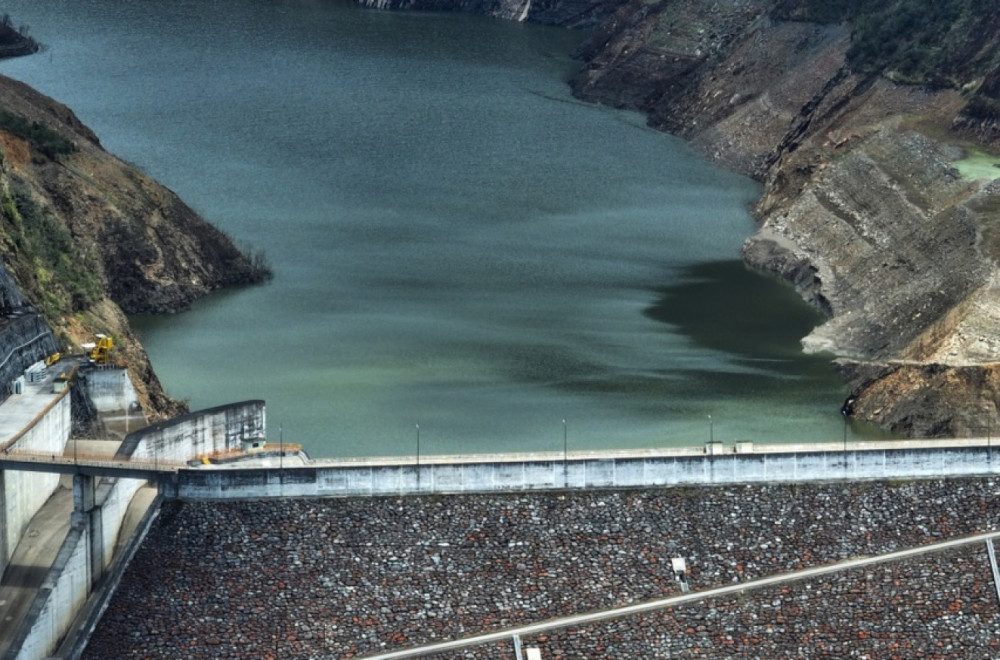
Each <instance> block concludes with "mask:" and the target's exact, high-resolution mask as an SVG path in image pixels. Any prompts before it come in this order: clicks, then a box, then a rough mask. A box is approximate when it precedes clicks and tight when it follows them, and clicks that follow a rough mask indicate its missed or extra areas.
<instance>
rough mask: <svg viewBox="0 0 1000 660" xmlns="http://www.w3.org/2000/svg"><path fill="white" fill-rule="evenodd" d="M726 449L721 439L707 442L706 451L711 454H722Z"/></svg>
mask: <svg viewBox="0 0 1000 660" xmlns="http://www.w3.org/2000/svg"><path fill="white" fill-rule="evenodd" d="M724 451H725V448H724V447H723V446H722V441H721V440H712V441H710V442H706V443H705V453H706V454H709V455H715V454H721V453H723V452H724Z"/></svg>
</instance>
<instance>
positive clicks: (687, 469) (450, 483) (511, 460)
mask: <svg viewBox="0 0 1000 660" xmlns="http://www.w3.org/2000/svg"><path fill="white" fill-rule="evenodd" d="M873 444H874V443H873ZM942 444H943V443H935V445H936V446H932V445H931V444H930V443H927V444H926V445H925V446H921V443H919V442H912V441H908V442H903V443H894V442H886V443H884V446H882V447H881V448H878V447H876V448H865V449H850V450H848V451H844V450H840V451H838V450H835V449H832V448H831V449H830V450H825V451H824V450H811V451H810V450H802V451H782V450H781V448H780V447H772V448H770V449H766V450H760V449H758V451H755V452H752V453H730V454H711V453H704V454H697V453H693V452H691V453H688V454H687V455H660V456H655V455H633V456H621V455H618V456H608V457H606V458H601V457H587V458H573V457H569V458H566V459H565V460H564V459H563V458H562V457H561V456H560V457H559V458H555V459H553V458H552V457H551V455H550V456H547V457H545V458H537V457H526V458H524V459H523V460H518V458H517V457H515V456H508V457H491V458H492V460H488V459H485V458H484V459H483V460H478V461H477V460H475V458H474V457H455V458H454V460H452V461H449V457H428V458H427V459H425V461H426V462H422V463H421V465H420V466H419V468H418V467H417V466H416V465H415V464H414V463H408V464H405V463H402V462H399V461H394V462H389V461H385V460H383V461H371V462H368V463H365V462H363V461H358V462H352V463H338V464H334V463H332V462H330V461H317V462H315V463H313V464H312V465H309V466H307V467H291V468H284V469H276V468H273V467H272V468H257V469H255V468H249V469H239V470H234V469H224V470H219V469H200V468H195V469H190V470H182V471H181V472H180V474H179V475H178V482H177V485H176V490H175V491H174V492H166V493H165V494H166V495H167V496H173V497H180V498H186V499H224V498H256V497H281V496H285V497H289V496H292V497H329V496H365V495H392V494H409V493H417V492H421V493H463V492H499V491H529V490H541V489H553V488H564V487H565V488H632V487H644V486H645V487H648V486H678V485H712V484H719V485H721V484H735V483H755V482H803V481H831V480H840V479H844V480H848V481H857V480H863V479H911V478H922V477H949V476H966V475H984V474H993V473H997V472H1000V448H998V449H994V448H993V447H992V446H990V445H989V444H988V443H987V442H986V441H983V442H982V443H979V441H958V442H957V443H953V444H951V445H947V446H942ZM994 454H996V455H994ZM571 456H572V455H571Z"/></svg>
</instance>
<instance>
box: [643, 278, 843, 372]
mask: <svg viewBox="0 0 1000 660" xmlns="http://www.w3.org/2000/svg"><path fill="white" fill-rule="evenodd" d="M657 293H658V294H659V299H658V300H657V301H656V302H655V303H654V304H653V305H651V306H650V307H649V308H647V309H646V311H645V314H646V316H648V317H649V318H651V319H653V320H655V321H660V322H662V323H667V324H669V325H671V326H672V327H673V329H674V330H675V332H677V333H679V334H681V335H683V336H685V337H688V338H689V339H690V340H691V341H693V342H694V343H695V344H696V345H698V346H701V347H703V348H707V349H710V350H714V351H720V352H722V353H726V354H728V355H731V356H732V358H733V362H734V363H735V364H737V365H740V366H742V367H748V368H752V369H755V370H763V371H766V372H770V373H771V374H772V375H774V376H779V377H781V376H785V377H801V376H806V375H813V374H816V375H819V374H821V373H824V372H826V373H832V371H833V370H832V367H831V365H830V356H823V355H818V356H817V355H805V354H804V353H803V352H802V344H801V339H802V338H803V337H804V336H806V335H807V334H809V332H810V331H811V330H812V329H813V328H814V327H816V326H817V325H818V324H820V323H822V322H823V320H824V319H823V316H822V315H821V314H820V313H819V312H817V311H816V310H813V309H811V308H810V307H808V306H807V305H806V304H805V303H804V302H803V301H802V299H801V298H799V296H798V294H796V293H795V291H794V290H792V288H791V287H790V286H788V285H787V284H785V283H782V282H779V281H777V280H775V279H773V278H771V277H768V276H765V275H761V274H759V273H756V272H754V271H752V270H750V269H748V268H747V267H746V266H745V265H744V264H743V263H742V262H741V261H721V262H713V263H703V264H696V265H693V266H690V267H688V268H686V269H685V272H683V273H682V274H681V283H679V284H676V285H672V286H669V287H665V288H662V289H659V290H657Z"/></svg>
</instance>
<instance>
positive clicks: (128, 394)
mask: <svg viewBox="0 0 1000 660" xmlns="http://www.w3.org/2000/svg"><path fill="white" fill-rule="evenodd" d="M82 378H83V380H84V381H85V382H86V384H87V394H88V396H90V400H91V401H93V403H94V407H95V408H97V410H98V411H100V412H113V411H118V410H132V409H133V408H135V407H136V406H138V404H139V398H138V396H137V395H136V393H135V388H133V387H132V381H131V380H129V377H128V370H127V369H122V368H120V367H94V368H92V369H88V370H87V371H86V372H85V373H84V374H82Z"/></svg>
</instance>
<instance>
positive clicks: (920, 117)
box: [379, 0, 1000, 436]
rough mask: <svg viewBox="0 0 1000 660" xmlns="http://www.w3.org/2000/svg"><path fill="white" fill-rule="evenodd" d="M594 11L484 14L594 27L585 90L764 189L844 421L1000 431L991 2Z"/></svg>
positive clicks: (998, 136) (779, 252) (768, 253)
mask: <svg viewBox="0 0 1000 660" xmlns="http://www.w3.org/2000/svg"><path fill="white" fill-rule="evenodd" d="M379 4H380V5H381V6H397V7H398V6H405V7H419V6H420V4H419V0H407V2H405V3H398V2H397V3H395V4H394V2H393V0H384V1H382V2H380V3H379ZM438 4H440V3H438ZM581 6H582V5H580V3H579V2H576V1H574V2H560V1H559V0H552V1H551V2H548V3H545V5H544V7H543V6H542V5H539V4H537V3H531V2H528V1H527V0H525V1H523V2H510V0H498V1H497V2H495V3H493V4H491V5H490V8H491V9H490V11H489V12H487V13H490V14H492V15H497V16H503V17H507V18H515V19H518V20H540V21H542V22H547V23H554V24H561V25H568V26H576V25H580V24H581V23H582V24H585V25H595V24H596V27H595V29H593V31H592V32H591V33H590V34H589V36H588V37H587V39H586V40H585V42H584V43H583V44H582V46H581V47H580V48H579V50H578V52H577V53H576V54H577V56H578V57H579V58H580V59H581V60H582V62H583V66H582V69H581V71H580V73H579V75H577V76H576V78H575V79H574V80H573V82H572V84H573V90H574V92H575V93H576V95H577V96H579V97H580V98H583V99H586V100H589V101H594V102H597V103H603V104H607V105H612V106H615V107H621V108H629V109H634V110H639V111H641V112H644V113H646V115H647V116H648V118H649V123H650V124H651V125H652V126H654V127H657V128H659V129H662V130H665V131H669V132H672V133H676V134H678V135H681V136H683V137H685V138H687V139H688V140H690V141H691V142H692V143H693V144H694V145H696V146H698V147H699V148H700V149H701V150H702V151H703V152H704V153H705V154H707V155H708V156H709V157H711V158H713V159H715V160H716V161H718V162H719V163H720V164H722V165H724V166H726V167H729V168H732V169H735V170H738V171H740V172H743V173H746V174H748V175H749V176H752V177H754V178H755V179H757V180H759V181H761V182H763V183H764V185H765V188H764V194H763V196H762V197H761V199H760V200H759V203H758V204H757V206H756V208H755V209H754V211H755V215H756V217H757V218H758V220H759V223H760V228H759V231H758V232H757V234H756V235H755V236H754V237H752V238H751V239H750V240H749V241H748V242H747V244H746V246H745V249H744V256H745V259H746V261H747V262H748V263H749V264H751V265H752V266H754V267H756V268H759V269H762V270H766V271H770V272H774V273H777V274H779V275H781V276H782V277H784V278H786V279H787V280H789V281H790V282H792V283H793V284H794V285H795V286H796V288H797V289H798V290H799V291H800V292H801V294H802V296H803V297H804V298H805V299H806V300H808V301H809V302H810V303H812V304H813V305H815V306H816V307H817V308H819V309H820V310H822V311H823V312H824V313H825V314H826V315H827V317H828V318H829V320H828V321H827V322H826V323H824V324H823V325H821V326H820V327H818V328H816V329H815V330H814V331H813V332H812V333H811V334H810V335H809V336H808V337H806V338H804V346H805V349H806V350H809V351H825V352H828V353H829V354H830V355H831V356H832V357H835V358H836V362H837V365H838V366H839V368H840V369H841V371H842V373H843V374H844V376H845V379H846V381H847V383H848V386H849V389H850V395H849V396H848V398H847V403H846V404H845V412H847V413H849V414H851V415H854V416H856V417H859V418H863V419H866V420H870V421H873V422H875V423H877V424H879V425H881V426H883V427H885V428H887V429H889V430H891V431H894V432H896V433H899V434H903V435H910V436H928V435H934V436H937V435H962V434H970V433H971V434H980V433H983V434H985V432H986V429H987V428H991V427H992V428H995V427H997V426H998V421H1000V420H998V419H997V406H998V401H1000V384H998V383H1000V367H998V365H997V360H998V355H1000V331H998V330H997V328H998V321H1000V318H998V317H1000V289H998V286H997V281H998V272H997V267H996V259H997V255H998V252H1000V244H998V231H997V230H998V224H1000V213H998V212H1000V184H997V183H993V181H991V178H992V177H991V176H986V177H985V178H981V179H971V178H968V177H964V176H963V175H961V174H960V172H959V169H957V168H956V166H955V163H956V161H959V160H960V159H962V158H963V156H965V155H967V154H969V153H970V152H971V151H973V150H975V149H982V150H985V151H987V152H988V151H990V150H993V149H997V148H1000V55H998V53H1000V49H998V47H997V46H998V44H1000V17H998V16H997V14H996V12H995V11H993V9H992V8H991V6H990V3H989V2H986V1H985V0H941V1H935V2H931V1H930V0H887V2H885V3H866V2H863V1H861V0H835V1H830V2H823V1H820V0H801V1H796V2H793V1H791V0H658V1H654V2H647V1H643V0H628V1H626V2H617V1H616V0H612V1H611V2H607V3H602V6H601V7H595V6H593V5H586V7H587V9H586V12H583V11H582V10H581ZM435 8H441V7H439V6H436V7H435ZM584 14H586V15H587V16H589V17H593V18H594V19H595V20H591V21H581V20H580V19H579V17H580V16H581V15H584ZM998 162H1000V161H998ZM997 175H998V176H1000V169H998V170H997Z"/></svg>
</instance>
